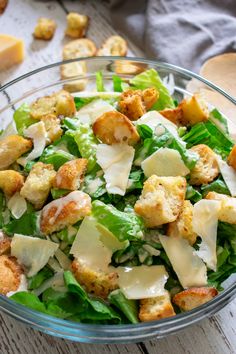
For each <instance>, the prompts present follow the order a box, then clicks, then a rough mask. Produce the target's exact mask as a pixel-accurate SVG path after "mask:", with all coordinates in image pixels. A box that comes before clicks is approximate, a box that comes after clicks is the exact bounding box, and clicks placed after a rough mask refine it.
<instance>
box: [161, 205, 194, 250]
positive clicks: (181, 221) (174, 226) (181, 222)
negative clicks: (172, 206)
mask: <svg viewBox="0 0 236 354" xmlns="http://www.w3.org/2000/svg"><path fill="white" fill-rule="evenodd" d="M192 221H193V206H192V204H191V202H190V201H189V200H185V201H184V203H183V208H182V210H181V212H180V214H179V216H178V218H177V219H176V220H175V221H174V222H171V223H170V224H169V225H168V227H167V236H170V237H182V238H185V239H186V240H188V242H189V244H190V245H193V244H194V243H195V242H196V239H197V234H196V233H195V232H194V231H193V225H192Z"/></svg>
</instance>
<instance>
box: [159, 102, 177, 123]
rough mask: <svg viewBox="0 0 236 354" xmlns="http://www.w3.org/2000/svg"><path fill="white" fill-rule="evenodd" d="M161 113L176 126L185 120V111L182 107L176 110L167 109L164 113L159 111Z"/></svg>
mask: <svg viewBox="0 0 236 354" xmlns="http://www.w3.org/2000/svg"><path fill="white" fill-rule="evenodd" d="M159 113H160V114H161V115H162V116H163V117H165V118H166V119H168V120H170V121H171V122H172V123H174V124H176V125H179V124H180V122H181V121H182V119H183V110H182V108H181V107H180V106H178V107H176V108H174V109H171V108H167V109H164V110H163V111H159Z"/></svg>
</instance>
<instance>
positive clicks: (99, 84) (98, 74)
mask: <svg viewBox="0 0 236 354" xmlns="http://www.w3.org/2000/svg"><path fill="white" fill-rule="evenodd" d="M96 86H97V91H98V92H104V91H106V90H105V87H104V83H103V75H102V72H101V71H97V72H96Z"/></svg>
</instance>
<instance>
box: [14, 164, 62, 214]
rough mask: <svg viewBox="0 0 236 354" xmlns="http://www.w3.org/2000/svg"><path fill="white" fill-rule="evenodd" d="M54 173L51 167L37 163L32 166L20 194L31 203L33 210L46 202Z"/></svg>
mask: <svg viewBox="0 0 236 354" xmlns="http://www.w3.org/2000/svg"><path fill="white" fill-rule="evenodd" d="M55 176H56V171H54V169H53V165H50V164H44V163H42V162H37V163H36V164H34V165H33V167H32V169H31V171H30V173H29V175H28V177H27V178H26V181H25V183H24V186H23V187H22V189H21V191H20V194H21V196H22V197H24V198H25V199H27V200H28V201H29V202H30V203H32V204H33V205H34V207H35V209H41V208H42V206H43V205H44V203H45V202H46V200H47V197H48V195H49V193H50V189H51V187H52V184H53V180H54V178H55Z"/></svg>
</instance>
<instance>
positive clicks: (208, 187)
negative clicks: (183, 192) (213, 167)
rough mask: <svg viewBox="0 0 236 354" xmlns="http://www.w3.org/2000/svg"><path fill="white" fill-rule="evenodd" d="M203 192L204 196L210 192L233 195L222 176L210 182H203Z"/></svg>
mask: <svg viewBox="0 0 236 354" xmlns="http://www.w3.org/2000/svg"><path fill="white" fill-rule="evenodd" d="M201 192H202V194H203V196H205V195H207V193H208V192H216V193H220V194H226V195H231V194H230V191H229V189H228V187H227V186H226V184H225V182H224V181H223V180H222V179H220V178H218V179H216V180H215V181H213V182H211V183H209V184H203V185H202V186H201Z"/></svg>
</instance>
